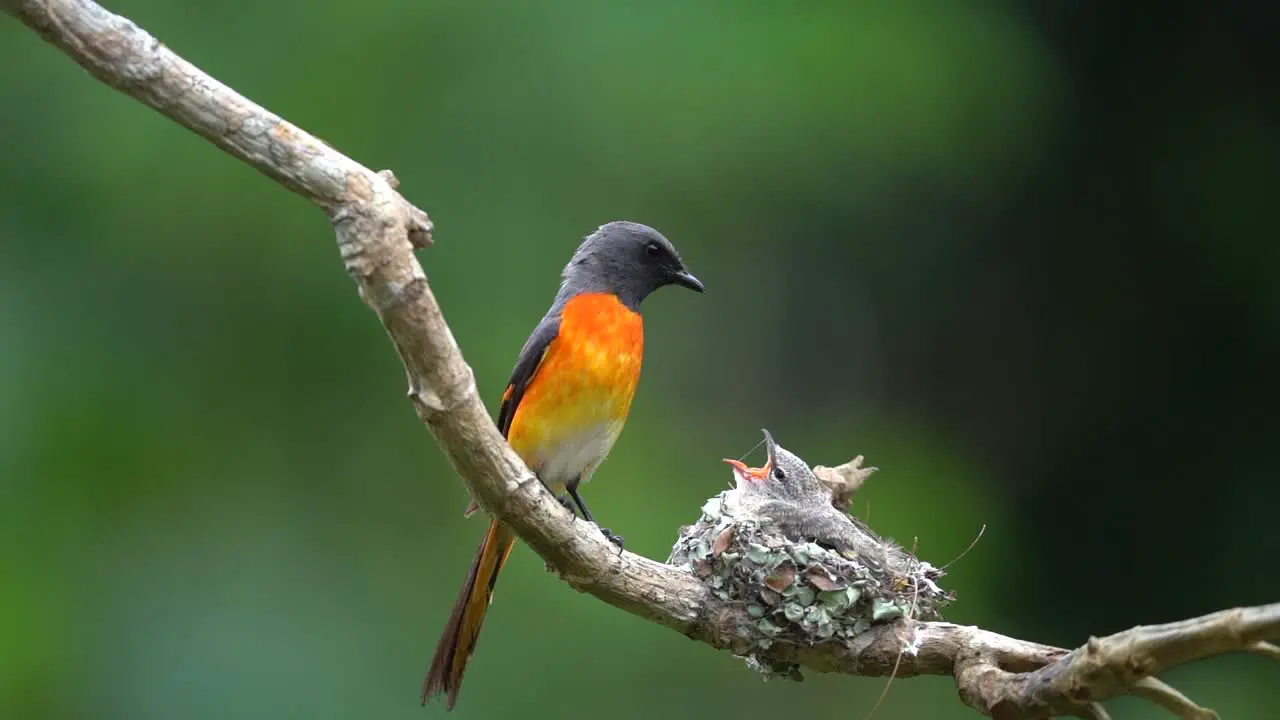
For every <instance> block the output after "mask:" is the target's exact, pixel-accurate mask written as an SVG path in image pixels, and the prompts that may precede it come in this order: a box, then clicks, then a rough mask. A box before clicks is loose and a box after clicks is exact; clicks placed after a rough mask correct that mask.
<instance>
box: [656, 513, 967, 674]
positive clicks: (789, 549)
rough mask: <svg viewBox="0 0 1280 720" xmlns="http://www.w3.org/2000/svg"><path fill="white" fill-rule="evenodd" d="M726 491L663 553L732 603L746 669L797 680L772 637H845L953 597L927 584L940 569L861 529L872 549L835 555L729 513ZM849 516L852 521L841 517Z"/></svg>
mask: <svg viewBox="0 0 1280 720" xmlns="http://www.w3.org/2000/svg"><path fill="white" fill-rule="evenodd" d="M733 492H734V491H732V490H728V491H725V492H723V493H721V494H720V495H718V496H716V497H713V498H711V499H709V500H708V501H707V502H706V504H704V505H703V506H702V516H701V517H700V518H699V519H698V521H697V522H696V523H694V524H693V525H690V526H687V527H684V528H682V529H681V533H680V538H679V539H678V540H677V541H676V544H675V546H674V547H673V548H672V550H671V555H670V557H668V559H667V562H668V563H669V564H672V565H675V566H677V567H680V568H681V569H683V570H686V571H687V572H690V573H692V574H693V575H695V576H696V577H698V578H699V579H701V580H702V582H703V583H704V584H706V585H707V587H709V588H710V590H711V593H712V594H713V595H714V596H715V597H716V598H718V599H720V600H722V601H725V602H731V603H740V604H742V605H743V606H744V607H745V609H746V612H747V613H748V615H749V616H750V617H751V618H753V619H754V620H755V622H754V623H752V624H744V626H743V630H742V632H743V633H745V634H747V635H750V636H749V637H744V638H743V639H744V640H745V641H747V642H746V643H744V644H745V645H747V646H748V647H750V648H751V650H749V651H747V652H745V653H742V654H741V655H742V657H743V658H744V659H745V660H746V662H747V665H748V667H750V668H752V669H753V670H756V671H757V672H760V673H762V674H764V675H765V677H766V678H769V677H789V678H792V679H795V680H800V679H802V678H801V676H800V672H799V668H798V667H797V666H795V665H793V664H790V663H785V662H779V661H777V660H775V659H773V658H771V657H770V656H771V653H770V652H769V651H770V649H771V648H773V647H774V646H775V644H777V643H791V644H797V645H806V646H807V645H814V644H817V643H821V642H826V641H841V640H848V639H850V638H853V637H854V636H856V635H858V634H859V633H862V632H866V631H867V630H868V629H870V628H871V627H872V626H873V625H875V624H877V623H886V622H891V621H893V620H895V619H897V618H900V617H904V616H909V617H913V618H917V619H922V620H929V619H934V618H936V617H937V616H938V610H939V608H941V607H942V606H944V605H946V604H947V603H948V602H950V601H951V600H952V599H953V596H952V595H951V593H948V592H946V591H944V590H942V589H941V588H940V587H938V585H937V583H936V582H935V581H936V580H937V579H938V578H940V577H942V575H943V572H942V570H940V569H938V568H935V567H933V566H932V565H930V564H929V563H926V562H922V561H920V560H918V559H917V558H915V557H913V556H912V555H911V554H910V553H908V552H907V551H905V550H904V549H902V548H901V547H899V546H898V545H896V544H894V543H893V542H891V541H887V540H881V539H880V538H877V537H875V536H874V535H873V534H871V533H870V532H869V531H867V532H866V534H867V538H868V546H869V547H874V548H875V549H876V552H870V553H863V554H860V555H854V554H852V553H850V554H848V555H842V554H840V553H837V552H836V551H834V550H829V549H827V548H824V547H822V546H821V545H818V544H817V543H814V542H809V541H806V540H791V539H788V538H786V537H783V536H782V535H781V534H779V533H778V532H776V531H774V530H772V529H771V528H770V527H769V524H768V520H767V518H765V519H761V518H752V517H745V516H743V517H735V516H734V515H733V513H732V508H733V507H735V504H734V503H731V502H730V503H726V502H725V500H726V498H728V497H729V496H730V494H731V493H733ZM850 522H852V520H851V521H850Z"/></svg>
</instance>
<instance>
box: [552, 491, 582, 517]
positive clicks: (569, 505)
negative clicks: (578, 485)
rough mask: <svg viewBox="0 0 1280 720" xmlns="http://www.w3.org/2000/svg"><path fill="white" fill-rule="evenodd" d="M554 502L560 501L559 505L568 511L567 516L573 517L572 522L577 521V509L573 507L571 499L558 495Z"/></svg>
mask: <svg viewBox="0 0 1280 720" xmlns="http://www.w3.org/2000/svg"><path fill="white" fill-rule="evenodd" d="M556 500H559V501H560V505H561V506H562V507H564V509H565V510H568V511H569V514H570V515H572V516H573V519H574V520H577V519H578V509H577V508H576V507H574V505H573V498H571V497H569V496H568V495H559V496H557V497H556Z"/></svg>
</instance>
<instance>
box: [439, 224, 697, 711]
mask: <svg viewBox="0 0 1280 720" xmlns="http://www.w3.org/2000/svg"><path fill="white" fill-rule="evenodd" d="M670 284H678V285H683V286H685V287H689V288H691V289H693V290H697V291H698V292H701V291H702V283H701V282H699V281H698V280H697V278H695V277H694V276H693V275H692V274H690V273H689V271H688V270H686V269H685V267H684V264H683V262H682V261H681V259H680V256H679V254H678V253H677V252H676V249H675V248H674V247H673V246H672V245H671V243H670V242H669V241H668V240H667V239H666V238H665V237H663V236H662V235H661V234H660V233H658V231H656V230H654V229H653V228H650V227H647V226H644V225H640V224H637V223H629V222H613V223H609V224H607V225H604V226H602V227H601V228H600V229H599V230H597V231H596V232H595V233H593V234H592V235H590V236H588V237H587V238H586V240H585V241H584V242H583V243H582V245H581V246H580V247H579V248H578V250H577V252H576V253H575V254H574V256H573V259H572V260H570V262H569V264H568V265H567V266H566V267H565V270H564V273H563V281H562V283H561V287H560V292H559V293H558V294H557V296H556V300H555V302H554V303H553V304H552V306H551V309H550V310H549V311H548V312H547V314H546V315H545V316H544V317H543V319H542V321H541V322H540V323H539V324H538V326H537V327H536V328H535V329H534V331H533V334H531V335H530V336H529V339H528V341H526V343H525V345H524V348H523V349H522V350H521V351H520V355H519V357H518V359H517V361H516V366H515V369H514V370H513V371H512V374H511V380H510V382H509V383H508V384H507V388H506V390H505V391H504V392H503V394H502V405H501V407H500V408H499V410H498V429H499V430H500V431H501V432H502V434H503V436H504V437H506V438H507V441H508V442H509V443H510V444H511V447H512V448H513V449H514V450H515V451H516V453H517V454H518V455H519V456H520V458H521V459H522V460H524V462H525V464H526V465H528V466H529V468H530V469H531V470H533V472H534V473H535V474H536V475H537V476H538V478H539V479H540V480H541V481H542V483H543V484H544V485H545V486H546V487H547V488H548V489H549V490H551V492H552V493H554V494H556V495H557V496H558V497H559V496H560V495H561V494H562V493H567V498H564V499H562V502H563V503H564V504H565V506H566V507H567V508H569V510H570V511H573V509H574V507H575V506H576V507H577V509H578V510H579V511H580V512H581V513H582V516H583V518H584V519H585V520H587V521H589V522H594V520H593V519H592V517H591V513H590V511H589V510H588V509H587V506H586V504H585V503H584V502H583V501H582V497H581V495H580V494H579V488H580V487H581V486H582V485H584V484H586V483H587V482H589V481H590V480H591V476H592V474H593V473H594V472H595V470H596V468H597V467H599V466H600V463H601V462H603V461H604V459H605V457H606V456H608V454H609V451H610V449H612V447H613V444H614V442H615V441H616V440H617V439H618V436H619V434H621V432H622V427H623V425H624V424H625V423H626V419H627V413H628V411H629V410H630V409H631V400H632V398H633V397H634V396H635V391H636V385H637V383H638V382H639V379H640V365H641V360H642V358H643V355H644V322H643V319H642V318H641V315H640V303H641V301H643V300H644V298H645V297H647V296H648V295H649V294H650V293H651V292H653V291H654V290H656V289H657V288H659V287H662V286H663V285H670ZM474 509H476V505H475V504H473V505H472V507H471V510H474ZM471 510H469V511H468V512H470V511H471ZM601 531H602V532H603V533H604V535H605V536H606V537H607V538H609V539H610V540H611V541H613V542H614V543H615V544H617V545H618V546H619V547H621V545H622V538H620V537H618V536H617V535H614V534H613V533H612V532H610V531H609V530H608V529H604V528H601ZM515 540H516V536H515V534H514V533H513V532H512V531H511V530H510V529H509V528H507V527H506V526H504V525H502V524H500V523H499V522H497V520H493V521H491V522H490V523H489V530H488V532H487V533H486V534H485V538H484V542H483V543H481V545H480V548H479V549H478V550H477V552H476V556H475V558H474V560H472V563H471V569H470V571H469V572H468V573H467V578H466V581H465V582H464V583H463V586H462V590H461V591H460V592H459V594H458V599H457V601H456V602H455V604H454V607H453V612H452V613H451V614H450V616H449V621H448V623H447V624H446V625H445V629H444V633H443V634H442V635H441V637H440V642H439V644H438V645H437V646H436V651H435V655H434V657H433V658H432V660H431V668H430V670H428V672H427V676H426V679H425V680H424V681H423V686H422V701H423V703H425V702H426V701H427V699H429V698H430V697H431V696H433V695H437V694H441V693H444V694H446V699H445V707H446V708H447V709H452V708H453V706H454V703H456V702H457V696H458V691H459V689H460V687H461V685H462V675H463V673H464V671H465V670H466V666H467V661H468V660H469V659H470V658H471V654H472V653H473V652H474V651H475V647H476V641H477V638H478V637H479V634H480V627H481V625H482V623H483V622H484V615H485V612H486V611H487V610H488V608H489V603H490V602H491V601H492V599H493V588H494V585H495V583H496V582H497V579H498V573H499V571H500V570H501V569H502V566H503V564H504V563H505V562H506V559H507V557H508V556H509V555H510V554H511V550H512V548H513V547H515Z"/></svg>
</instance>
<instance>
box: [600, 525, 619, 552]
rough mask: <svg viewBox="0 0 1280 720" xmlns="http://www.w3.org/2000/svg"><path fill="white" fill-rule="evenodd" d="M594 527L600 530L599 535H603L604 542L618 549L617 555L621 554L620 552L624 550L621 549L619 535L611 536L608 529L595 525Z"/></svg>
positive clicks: (611, 532) (610, 531)
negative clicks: (606, 541)
mask: <svg viewBox="0 0 1280 720" xmlns="http://www.w3.org/2000/svg"><path fill="white" fill-rule="evenodd" d="M596 527H597V528H600V532H601V534H603V535H604V539H605V540H608V541H609V542H611V543H613V544H614V545H616V546H617V547H618V553H619V554H621V553H622V551H623V549H624V548H623V543H622V536H621V535H614V534H613V531H612V530H610V529H609V528H606V527H600V526H599V525H597V526H596Z"/></svg>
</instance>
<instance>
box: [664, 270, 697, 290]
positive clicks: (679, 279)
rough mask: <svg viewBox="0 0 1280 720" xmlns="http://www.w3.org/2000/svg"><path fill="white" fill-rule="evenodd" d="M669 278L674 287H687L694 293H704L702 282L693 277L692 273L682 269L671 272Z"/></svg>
mask: <svg viewBox="0 0 1280 720" xmlns="http://www.w3.org/2000/svg"><path fill="white" fill-rule="evenodd" d="M669 277H670V278H671V283H672V284H674V285H679V286H681V287H687V288H689V289H690V290H693V291H694V292H705V290H704V288H703V287H702V281H701V280H699V279H698V278H696V277H694V276H693V273H691V272H689V271H688V270H685V269H684V268H680V269H679V270H675V271H672V273H671V274H670V275H669Z"/></svg>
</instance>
